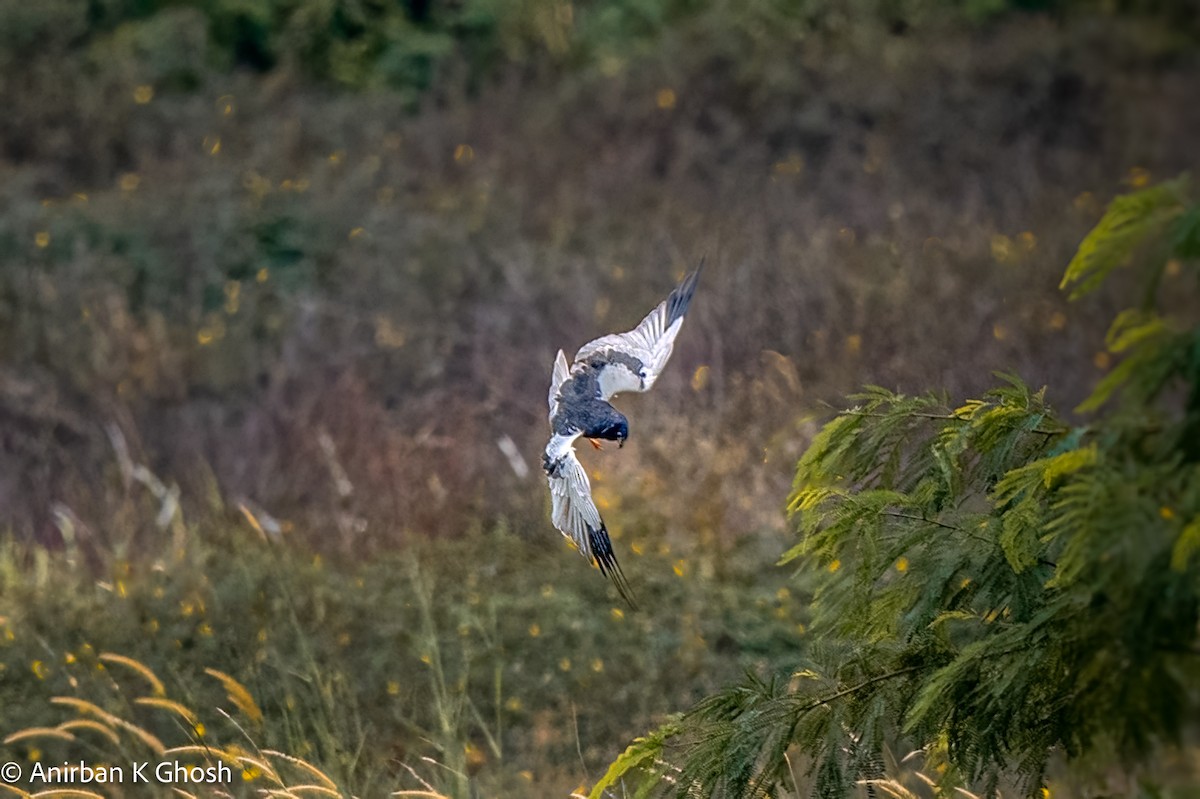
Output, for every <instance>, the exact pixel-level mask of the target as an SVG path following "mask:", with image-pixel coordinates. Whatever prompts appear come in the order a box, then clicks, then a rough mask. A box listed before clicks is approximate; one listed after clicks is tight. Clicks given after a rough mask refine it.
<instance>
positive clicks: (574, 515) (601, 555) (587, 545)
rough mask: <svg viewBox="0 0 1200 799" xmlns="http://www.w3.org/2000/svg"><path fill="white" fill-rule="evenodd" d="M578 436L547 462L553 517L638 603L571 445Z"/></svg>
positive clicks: (622, 592)
mask: <svg viewBox="0 0 1200 799" xmlns="http://www.w3.org/2000/svg"><path fill="white" fill-rule="evenodd" d="M577 437H578V434H576V435H575V436H573V437H570V438H569V440H567V441H566V442H564V443H560V444H559V446H558V447H555V448H554V449H555V450H557V451H560V452H562V453H563V454H562V455H561V456H559V457H558V458H557V459H556V460H554V461H552V462H548V464H547V469H546V471H547V475H548V476H549V480H550V498H551V506H552V507H551V512H550V519H551V521H552V522H554V526H555V527H557V528H558V529H559V530H560V531H561V532H562V534H563V535H565V536H566V537H567V538H569V539H571V540H572V541H574V542H575V546H576V547H578V548H579V552H580V554H581V555H583V557H584V558H585V559H587V561H588V562H589V563H595V564H596V566H598V567H599V569H600V573H601V574H603V575H604V576H606V577H608V579H609V580H611V581H612V583H613V585H614V586H616V589H617V592H618V593H619V594H620V595H621V596H622V597H623V598H624V599H625V601H626V602H628V603H629V604H630V605H631V606H634V604H635V603H634V601H633V593H632V592H631V591H630V589H629V583H628V582H626V581H625V575H624V573H622V571H621V566H620V564H618V563H617V556H616V554H615V553H614V552H613V548H612V541H610V540H609V537H608V528H607V527H605V526H604V520H603V519H601V518H600V511H599V510H598V509H597V508H596V503H595V502H594V501H593V500H592V487H591V483H589V482H588V476H587V472H585V471H584V470H583V464H582V463H580V462H579V458H577V457H576V456H575V448H574V447H572V446H570V441H573V440H574V439H575V438H577ZM555 438H564V439H565V438H568V437H566V436H562V437H560V436H555ZM553 444H554V442H551V446H552V447H553ZM549 451H550V450H549V448H548V452H549ZM549 458H550V455H547V459H549Z"/></svg>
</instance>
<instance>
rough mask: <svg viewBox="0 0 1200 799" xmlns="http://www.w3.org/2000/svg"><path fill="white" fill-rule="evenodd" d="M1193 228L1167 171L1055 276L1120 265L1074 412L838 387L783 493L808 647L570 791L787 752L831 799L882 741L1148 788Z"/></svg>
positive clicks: (1195, 503)
mask: <svg viewBox="0 0 1200 799" xmlns="http://www.w3.org/2000/svg"><path fill="white" fill-rule="evenodd" d="M1198 232H1200V204H1197V202H1196V200H1195V197H1194V193H1193V191H1192V189H1191V184H1190V182H1189V181H1188V180H1187V179H1180V180H1177V181H1174V182H1171V183H1166V184H1163V185H1161V186H1157V187H1153V188H1149V189H1145V190H1143V191H1140V192H1137V193H1135V194H1131V195H1127V196H1124V197H1120V198H1118V199H1116V200H1114V201H1113V203H1112V204H1111V205H1110V206H1109V208H1108V211H1107V213H1106V214H1105V216H1104V218H1103V219H1102V220H1101V221H1100V223H1099V225H1097V227H1096V228H1095V229H1094V230H1093V231H1092V233H1091V234H1089V235H1088V237H1087V238H1086V239H1085V240H1084V241H1083V243H1082V245H1081V246H1080V248H1079V252H1078V254H1077V255H1076V256H1075V258H1074V259H1073V260H1072V262H1071V264H1070V265H1069V267H1068V268H1067V271H1066V275H1065V277H1064V278H1063V287H1064V288H1069V289H1071V290H1072V296H1073V297H1081V296H1086V295H1088V294H1090V293H1091V292H1093V291H1094V290H1095V289H1096V288H1098V287H1099V286H1100V285H1101V283H1102V282H1104V281H1105V280H1106V279H1115V277H1113V275H1112V273H1113V272H1114V271H1115V270H1117V269H1118V268H1119V267H1121V266H1122V265H1124V264H1125V263H1127V262H1128V260H1129V259H1130V257H1132V256H1136V257H1137V258H1138V260H1139V263H1140V268H1139V270H1138V273H1137V276H1138V277H1139V278H1141V283H1142V288H1143V291H1142V292H1141V294H1140V296H1141V297H1142V298H1143V301H1142V302H1141V303H1140V304H1139V305H1137V306H1135V307H1133V308H1129V309H1127V310H1125V311H1123V312H1122V313H1120V314H1119V315H1118V317H1117V318H1116V320H1115V321H1114V322H1113V324H1112V326H1111V328H1110V330H1109V334H1108V339H1107V341H1108V349H1109V351H1110V352H1111V353H1112V354H1113V355H1116V356H1118V357H1121V358H1122V361H1121V363H1120V364H1119V365H1118V366H1117V367H1116V368H1114V369H1113V370H1112V372H1110V373H1109V375H1108V376H1107V377H1105V378H1104V379H1103V380H1102V381H1101V382H1100V383H1099V384H1098V385H1097V387H1096V389H1095V391H1094V392H1093V393H1092V395H1091V396H1090V397H1089V398H1088V399H1087V400H1086V401H1085V402H1084V403H1083V404H1082V405H1081V406H1080V408H1079V410H1080V411H1081V412H1088V413H1096V412H1097V411H1099V412H1100V413H1098V414H1097V415H1094V416H1091V417H1090V418H1089V419H1088V421H1087V422H1086V423H1080V424H1072V423H1070V422H1068V421H1067V420H1066V419H1064V418H1062V417H1060V416H1059V415H1057V414H1055V413H1054V412H1053V411H1052V410H1051V409H1050V407H1049V406H1048V405H1047V404H1046V399H1045V396H1046V394H1047V390H1046V389H1043V390H1041V391H1037V392H1033V391H1031V390H1030V389H1029V388H1028V387H1026V386H1025V385H1024V384H1023V383H1022V382H1021V381H1020V380H1019V379H1018V378H1016V377H1006V380H1005V383H1006V384H1005V385H1004V386H1002V387H1001V388H998V389H996V390H994V391H992V392H990V393H989V394H987V395H986V396H985V397H984V398H983V399H981V400H969V401H967V402H966V403H964V404H962V405H960V406H958V407H953V406H951V405H950V404H948V403H947V401H946V399H945V398H943V397H939V396H927V397H910V396H904V395H899V394H895V393H893V392H890V391H887V390H884V389H880V388H872V389H870V390H868V391H867V392H866V393H863V394H860V395H858V396H856V397H854V398H853V399H855V400H856V401H857V403H858V404H857V405H855V407H853V408H851V409H849V410H846V411H844V412H842V413H841V414H839V416H838V417H837V418H836V419H835V420H834V421H832V422H830V423H828V424H827V425H826V426H825V427H824V429H823V430H822V431H821V433H820V434H819V435H818V436H817V437H816V438H815V439H814V440H813V442H812V444H811V445H810V447H809V449H808V451H807V452H806V453H805V455H804V456H803V457H802V458H801V460H800V463H799V466H798V469H797V474H796V483H795V489H794V491H793V494H792V497H791V504H790V509H791V511H792V513H793V514H794V517H795V518H796V520H797V521H798V523H799V529H800V542H799V543H798V544H797V545H796V546H795V547H793V548H792V549H791V550H790V551H789V552H788V553H787V554H786V555H785V556H784V558H783V562H784V563H797V564H799V567H800V569H801V573H802V574H805V575H807V578H806V579H812V580H814V581H815V586H816V588H815V593H816V595H815V599H814V602H813V612H814V620H813V638H812V641H811V642H810V645H809V649H808V653H809V654H808V656H807V657H805V658H803V659H801V660H800V661H799V663H798V665H797V666H796V668H795V669H794V670H793V671H791V672H790V674H787V675H784V676H782V677H780V678H777V679H772V680H762V679H752V680H750V681H748V682H745V683H742V684H740V685H737V686H735V687H733V688H729V689H726V690H724V691H722V692H720V693H717V694H715V695H713V696H711V697H709V698H708V699H705V700H703V701H702V702H700V703H699V704H698V705H696V706H695V708H694V709H692V710H691V711H689V712H688V713H687V714H685V715H684V716H683V717H682V718H681V719H678V720H676V721H673V722H671V723H670V724H669V725H667V726H665V727H663V728H660V729H659V730H658V731H657V732H656V733H654V734H653V735H651V736H649V737H647V738H644V739H639V741H638V742H637V743H635V744H634V745H633V746H631V747H630V748H629V749H628V750H627V751H626V753H625V754H624V755H622V757H621V758H619V759H618V760H617V761H616V762H615V763H614V764H613V765H612V767H611V768H610V770H609V773H608V775H607V776H606V777H605V778H604V780H602V781H601V782H600V783H598V784H597V785H596V787H595V788H594V789H593V791H592V796H593V797H599V796H601V795H602V794H603V791H604V790H605V788H606V787H607V786H609V785H612V784H613V783H614V782H615V781H616V780H617V779H618V778H620V777H621V776H622V775H625V774H627V773H629V772H631V770H635V769H637V768H641V767H644V768H645V772H644V773H645V778H644V780H643V786H644V790H646V791H648V792H652V793H662V794H670V795H677V796H681V797H682V796H697V795H702V796H725V797H742V796H759V795H763V794H764V793H771V794H774V793H776V792H777V791H782V790H795V791H797V792H799V791H800V784H799V783H798V780H797V777H796V773H795V772H794V771H793V769H792V761H791V760H789V752H790V753H792V755H793V756H794V757H797V758H803V759H804V761H805V762H807V763H808V764H809V768H808V774H809V776H810V778H811V782H812V786H813V791H814V793H815V794H816V795H820V796H829V797H837V796H844V795H846V794H847V792H848V791H850V790H851V789H852V786H854V785H855V784H856V783H860V784H861V782H862V781H868V782H870V781H880V780H884V779H885V777H886V775H885V774H884V770H883V766H882V763H883V760H882V755H883V752H884V750H885V747H886V746H887V745H889V744H892V743H895V742H896V741H908V742H910V743H911V745H912V746H913V747H914V748H917V749H923V750H924V751H925V755H926V758H927V762H932V763H933V764H937V763H940V764H941V765H942V772H943V773H942V776H941V779H940V782H939V785H938V788H939V790H941V791H947V792H948V791H950V790H951V789H953V788H955V787H964V788H965V787H966V786H968V785H972V784H976V783H982V785H983V786H984V789H985V790H986V791H987V792H989V793H995V792H996V791H997V789H998V787H999V786H1000V785H1001V783H1002V781H1004V780H1007V779H1016V780H1018V781H1019V786H1020V788H1019V789H1020V791H1021V792H1023V793H1025V794H1028V795H1031V796H1032V795H1037V794H1038V793H1039V792H1040V791H1041V790H1042V789H1043V787H1044V785H1045V782H1046V779H1047V772H1046V770H1047V766H1048V764H1049V763H1050V762H1051V760H1052V758H1053V757H1054V756H1055V754H1056V753H1058V754H1060V755H1061V756H1062V757H1064V758H1065V760H1066V762H1067V764H1068V765H1070V766H1073V767H1075V768H1076V769H1083V770H1085V771H1086V770H1087V769H1088V768H1089V767H1090V768H1093V769H1095V768H1101V769H1103V768H1107V767H1111V766H1112V765H1113V764H1119V765H1120V766H1121V767H1122V768H1124V769H1125V770H1126V772H1127V773H1129V774H1133V775H1138V777H1139V778H1141V779H1144V780H1146V783H1145V784H1146V786H1147V789H1148V790H1151V789H1153V788H1152V786H1153V785H1155V784H1156V783H1158V784H1159V785H1160V787H1161V784H1162V781H1165V780H1167V779H1169V778H1168V776H1167V775H1166V774H1164V773H1161V772H1160V773H1157V774H1156V773H1155V770H1154V768H1152V767H1148V766H1147V765H1146V764H1147V763H1148V762H1152V760H1153V758H1154V756H1155V755H1157V754H1159V753H1161V752H1162V750H1163V749H1169V748H1170V747H1172V746H1177V745H1179V744H1180V743H1181V742H1182V741H1183V735H1184V733H1185V732H1186V730H1187V728H1188V725H1189V724H1191V723H1193V722H1194V720H1195V718H1196V713H1197V711H1198V710H1200V695H1198V694H1197V690H1196V688H1197V686H1198V685H1200V661H1198V660H1197V657H1196V654H1197V651H1198V645H1200V636H1198V630H1200V628H1198V626H1197V623H1198V621H1200V449H1198V448H1197V441H1198V440H1200V437H1198V435H1197V433H1198V431H1200V426H1198V425H1200V324H1197V322H1198V320H1197V318H1196V308H1197V307H1200V305H1198V304H1197V302H1196V295H1197V288H1198V282H1200V246H1197V245H1198V239H1197V233H1198ZM1122 277H1128V276H1122ZM1185 298H1186V299H1185Z"/></svg>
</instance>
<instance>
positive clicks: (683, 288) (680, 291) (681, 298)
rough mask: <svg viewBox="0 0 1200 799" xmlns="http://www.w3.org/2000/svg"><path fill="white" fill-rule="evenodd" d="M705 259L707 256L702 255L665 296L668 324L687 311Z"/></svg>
mask: <svg viewBox="0 0 1200 799" xmlns="http://www.w3.org/2000/svg"><path fill="white" fill-rule="evenodd" d="M706 259H707V256H704V257H702V258H701V259H700V264H699V266H697V267H696V268H695V269H693V270H692V271H691V272H689V273H688V274H687V275H686V276H685V277H684V278H683V280H682V282H680V284H679V285H678V286H676V287H675V288H674V289H673V290H672V291H671V293H670V295H669V296H668V297H667V325H668V326H669V325H671V324H672V323H674V321H675V320H676V319H679V318H681V317H682V316H683V315H684V314H685V313H687V309H688V305H689V304H690V303H691V301H692V295H693V294H695V293H696V286H697V284H698V283H699V282H700V273H701V272H703V271H704V262H705V260H706Z"/></svg>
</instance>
